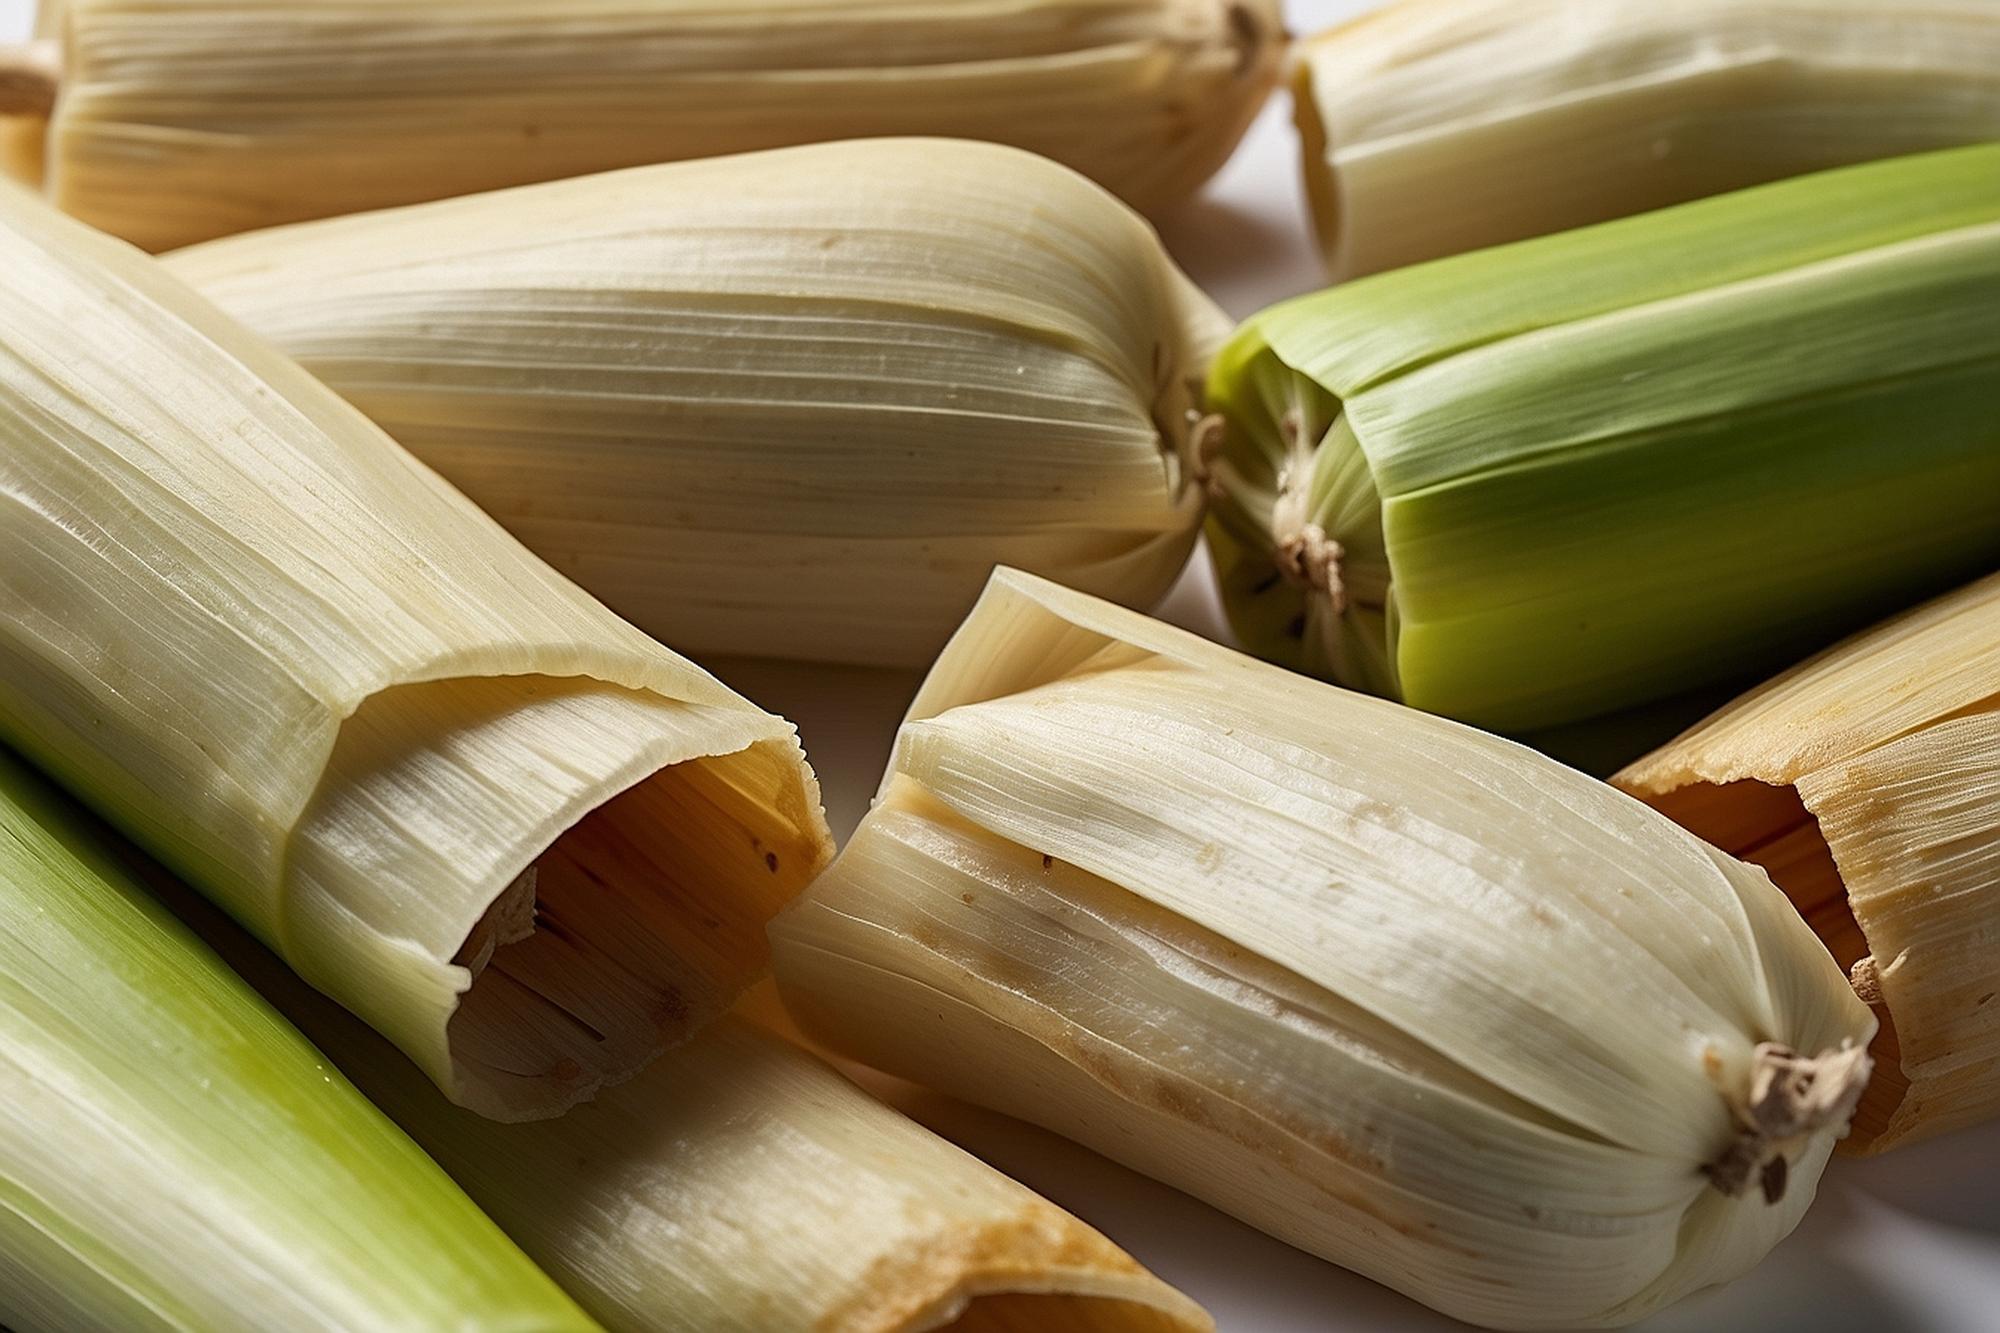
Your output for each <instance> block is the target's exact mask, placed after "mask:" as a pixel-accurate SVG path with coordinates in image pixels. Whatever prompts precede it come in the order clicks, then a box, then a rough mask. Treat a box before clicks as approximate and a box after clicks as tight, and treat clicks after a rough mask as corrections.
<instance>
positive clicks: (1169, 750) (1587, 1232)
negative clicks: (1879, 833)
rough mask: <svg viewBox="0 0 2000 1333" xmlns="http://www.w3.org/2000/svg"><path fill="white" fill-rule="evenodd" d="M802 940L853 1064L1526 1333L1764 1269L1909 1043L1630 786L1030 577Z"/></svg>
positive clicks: (1822, 957) (835, 1037) (1725, 864)
mask: <svg viewBox="0 0 2000 1333" xmlns="http://www.w3.org/2000/svg"><path fill="white" fill-rule="evenodd" d="M771 929H772V937H773V942H774V955H773V960H774V967H775V969H776V971H777V975H778V980H779V983H780V986H781V987H782V989H783V992H784V995H785V998H786V1000H787V1003H788V1004H789V1005H790V1007H791V1011H792V1013H793V1014H794V1015H795V1016H796V1017H797V1019H798V1020H799V1022H800V1023H801V1024H802V1025H803V1026H804V1027H805V1028H806V1029H807V1031H808V1032H810V1033H811V1034H812V1035H813V1036H814V1037H816V1038H818V1039H820V1040H823V1041H826V1042H827V1043H828V1044H830V1045H832V1046H833V1047H835V1048H836V1049H839V1050H841V1051H843V1052H844V1053H846V1054H848V1055H851V1056H853V1057H855V1058H858V1059H862V1060H866V1061H867V1062H869V1063H871V1064H874V1065H877V1066H878V1067H880V1068H883V1069H886V1070H889V1071H891V1072H893V1073H896V1074H899V1075H902V1076H904V1077H908V1078H913V1079H916V1080H918V1081H920V1082H924V1083H928V1084H931V1085H932V1086H935V1087H938V1088H941V1089H943V1090H945V1091H948V1092H952V1093H955V1094H957V1095H960V1096H965V1097H968V1098H970V1099H972V1100H974V1101H978V1102H982V1103H985V1104H987V1105H990V1106H994V1107H997V1108H998V1109H1000V1110H1003V1111H1005V1112H1007V1113H1009V1114H1012V1115H1017V1116H1021V1117H1023V1118H1026V1119H1030V1120H1034V1121H1037V1122H1039V1123H1041V1124H1044V1125H1047V1126H1050V1127H1052V1128H1054V1129H1057V1130H1059V1131H1060V1132H1062V1133H1065V1134H1068V1135H1070V1136H1071V1137H1074V1138H1077V1139H1079V1140H1081V1141H1083V1142H1085V1143H1088V1144H1090V1145H1091V1146H1092V1147H1095V1148H1097V1149H1098V1150H1100V1151H1102V1152H1105V1153H1107V1154H1109V1155H1110V1156H1113V1157H1115V1158H1118V1159H1119V1160H1121V1161H1123V1162H1125V1163H1126V1164H1128V1165H1130V1166H1133V1167H1135V1168H1136V1169H1139V1170H1142V1171H1145V1172H1147V1173H1148V1174H1151V1175H1154V1176H1157V1177H1159V1178H1160V1179H1162V1180H1165V1181H1167V1182H1169V1183H1171V1184H1174V1185H1176V1186H1178V1187H1180V1188H1182V1189H1186V1190H1188V1191H1189V1192H1191V1193H1193V1194H1196V1195H1198V1196H1200V1197H1201V1198H1203V1199H1206V1200H1208V1201H1209V1202H1210V1203H1213V1204H1215V1205H1216V1206H1217V1207H1220V1208H1223V1209H1225V1210H1227V1211H1229V1212H1231V1213H1233V1214H1235V1215H1236V1216H1238V1217H1241V1218H1243V1219H1244V1220H1245V1221H1248V1222H1250V1223H1252V1224H1253V1225H1256V1226H1258V1227H1261V1228H1263V1229H1264V1230H1266V1231H1269V1232H1270V1233H1272V1234H1273V1235H1276V1236H1278V1237H1280V1238H1282V1239H1284V1240H1286V1241H1288V1242H1290V1243H1291V1244H1294V1245H1297V1246H1299V1247H1301V1248H1302V1249H1306V1250H1308V1251H1310V1252H1312V1253H1314V1254H1318V1255H1321V1256H1323V1257H1325V1258H1327V1259H1330V1260H1332V1261H1334V1262H1336V1263H1340V1264H1343V1265H1345V1266H1348V1267H1351V1268H1354V1269H1356V1270H1358V1271H1360V1272H1362V1273H1365V1274H1367V1275H1368V1276H1370V1277H1372V1278H1375V1279H1376V1280H1378V1281H1381V1282H1383V1283H1386V1284H1388V1285H1390V1286H1392V1287H1395V1288H1396V1289H1397V1290H1400V1291H1403V1292H1406V1293H1408V1294H1409V1295H1412V1296H1414V1297H1416V1298H1417V1299H1419V1300H1422V1301H1424V1302H1426V1303H1427V1304H1430V1305H1433V1306H1435V1307H1436V1308H1438V1309H1440V1310H1443V1311H1445V1312H1447V1313H1449V1314H1452V1315H1454V1316H1456V1317H1458V1318H1462V1319H1468V1320H1472V1321H1474V1322H1476V1323H1482V1324H1488V1325H1491V1326H1494V1327H1503V1328H1549V1327H1590V1326H1600V1325H1609V1324H1619V1323H1629V1322H1631V1321H1632V1320H1635V1319H1638V1318H1641V1317H1643V1316H1644V1315H1646V1314H1648V1313H1650V1312H1651V1311H1653V1310H1656V1309H1658V1308H1660V1307H1661V1306H1663V1305H1666V1304H1668V1303H1670V1302H1672V1301H1674V1300H1676V1299H1678V1298H1679V1297H1680V1296H1682V1295H1685V1294H1686V1293H1688V1292H1690V1291H1693V1290H1696V1289H1698V1288H1700V1287H1703V1286H1707V1285H1709V1284H1711V1283H1716V1282H1723V1281H1727V1280H1729V1279H1730V1278H1732V1277H1734V1276H1736V1275H1737V1274H1739V1273H1741V1272H1743V1271H1745V1270H1747V1269H1748V1268H1749V1267H1751V1266H1752V1265H1754V1264H1755V1263H1756V1262H1757V1261H1758V1260H1759V1259H1760V1258H1761V1257H1762V1256H1763V1254H1764V1253H1765V1252H1766V1251H1768V1250H1769V1249H1770V1247H1771V1246H1772V1245H1774V1244H1776V1243H1777V1242H1778V1240H1780V1239H1781V1238H1782V1237H1783V1236H1784V1235H1785V1234H1786V1233H1787V1232H1789V1231H1790V1230H1791V1228H1792V1227H1793V1226H1794V1225H1795V1224H1796V1223H1797V1221H1798V1219H1799V1217H1800V1215H1801V1214H1802V1213H1803V1211H1804V1209H1805V1207H1806V1205H1807V1204H1808V1202H1809V1201H1810V1198H1811V1193H1812V1190H1813V1187H1814V1184H1815V1182H1816V1181H1817V1179H1818V1176H1819V1172H1820V1168H1821V1166H1822V1164H1823V1163H1824V1161H1825V1160H1826V1157H1827V1155H1828V1153H1829V1152H1830V1151H1831V1149H1832V1147H1833V1142H1834V1140H1835V1139H1836V1138H1838V1137H1839V1135H1840V1134H1841V1133H1843V1132H1844V1130H1845V1126H1846V1122H1847V1117H1848V1115H1849V1114H1850V1113H1851V1112H1852V1109H1853V1106H1854V1103H1855V1100H1856V1099H1857V1098H1858V1097H1859V1096H1860V1094H1861V1092H1862V1082H1863V1081H1864V1080H1865V1078H1866V1076H1867V1067H1868V1066H1867V1059H1866V1057H1865V1054H1864V1053H1863V1052H1862V1051H1861V1050H1860V1049H1859V1047H1860V1046H1861V1045H1862V1044H1864V1043H1866V1042H1867V1040H1868V1039H1869V1037H1870V1035H1871V1034H1872V1033H1873V1031H1874V1027H1875V1025H1874V1021H1873V1019H1872V1018H1871V1017H1870V1016H1869V1014H1868V1011H1867V1010H1866V1009H1865V1008H1864V1007H1863V1006H1862V1004H1861V1003H1860V1001H1859V1000H1857V999H1856V998H1855V996H1854V994H1853V992H1852V991H1851V990H1850V989H1849V987H1848V985H1847V980H1846V978H1845V977H1844V976H1843V975H1842V973H1841V971H1840V969H1839V968H1837V967H1836V966H1835V965H1834V963H1833V960H1832V959H1831V958H1829V957H1828V956H1827V954H1826V951H1825V950H1824V949H1823V948H1822V947H1821V946H1820V944H1819V941H1818V940H1817V939H1816V938H1814V936H1813V934H1812V932H1811V931H1810V930H1809V929H1808V928H1807V926H1806V924H1805V922H1803V921H1802V920H1801V919H1800V918H1799V916H1798V914H1797V913H1795V912H1794V911H1793V910H1792V908H1791V907H1790V905H1789V904H1787V903H1786V901H1785V900H1784V897H1783V896H1782V895H1781V894H1780V893H1779V892H1778V891H1777V889H1776V888H1774V887H1773V886H1772V884H1771V882H1770V880H1769V879H1768V878H1767V877H1766V876H1765V875H1764V874H1763V872H1762V871H1759V870H1757V869H1754V868H1753V867H1750V866H1747V865H1744V864H1743V863H1741V862H1738V861H1735V860H1733V859H1731V858H1729V857H1727V856H1724V855H1723V854H1721V853H1719V852H1717V851H1715V850H1714V849H1713V848H1711V847H1709V846H1707V845H1706V844H1704V843H1701V842H1699V841H1697V840H1696V839H1695V838H1693V837H1691V836H1689V835H1688V834H1687V833H1685V832H1684V831H1683V830H1681V829H1679V828H1676V827H1675V826H1674V825H1673V824H1672V823H1671V822H1670V821H1668V820H1666V819H1665V818H1663V817H1661V816H1659V815H1658V814H1657V813H1655V812H1653V811H1650V810H1647V809H1645V808H1644V807H1643V806H1641V805H1640V804H1638V803H1637V802H1635V801H1632V800H1630V799H1628V798H1626V797H1624V796H1622V795H1621V794H1619V793H1618V792H1616V791H1613V790H1612V789H1611V788H1609V787H1607V786H1605V785H1603V784H1601V783H1598V782H1594V781H1592V780H1591V779H1588V778H1586V777H1584V776H1583V775H1582V774H1579V773H1577V772H1575V771H1574V770H1571V769H1568V768H1565V767H1563V766H1562V765H1560V764H1557V763H1556V762H1554V761H1553V760H1550V759H1547V758H1545V757H1543V756H1541V755H1538V754H1535V753H1533V752H1532V751H1529V750H1526V749H1524V748H1522V747H1520V746H1518V745H1515V744H1513V743H1512V742H1509V741H1505V740H1501V739H1499V738H1497V737H1494V736H1490V735H1487V734H1486V733H1483V732H1479V731H1476V730H1474V729H1472V728H1470V727H1464V726H1460V725H1458V724H1456V723H1453V722H1450V721H1447V720H1445V719H1442V718H1436V717H1431V716H1428V715H1426V714H1423V713H1419V712H1417V711H1415V710H1413V709H1409V708H1403V707H1399V706H1397V705H1394V704H1390V703H1386V702H1384V701H1382V700H1378V699H1371V698H1367V697H1365V696H1363V695H1359V694H1355V693H1352V692H1348V691H1344V690H1339V689H1336V688H1333V687H1331V686H1328V685H1325V684H1323V683H1320V682H1318V681H1313V680H1309V679H1307V678H1305V677H1303V676H1300V675H1298V674H1296V673H1293V672H1288V671H1283V670H1280V669H1278V668H1276V667H1273V666H1271V665H1269V664H1267V663H1262V662H1258V661H1255V660H1254V659H1251V658H1248V657H1245V656H1243V655H1242V654H1239V653H1234V652H1230V651H1228V650H1227V649H1224V648H1222V647H1219V646H1218V645H1215V644H1213V643H1209V642H1207V641H1205V640H1202V639H1199V638H1196V637H1195V636H1193V635H1190V634H1187V633H1185V632H1183V631H1180V630H1176V629H1173V628H1171V627H1168V626H1165V625H1162V624H1160V623H1158V622H1156V621H1151V620H1148V619H1146V618H1145V617H1143V616H1140V615H1138V614H1136V613H1133V612H1130V611H1125V610H1122V609H1120V608H1117V607H1113V606H1111V605H1109V604H1108V603H1105V602H1101V601H1097V600H1095V599H1092V598H1088V597H1085V596H1082V595H1080V594H1078V593H1075V592H1071V591H1069V590H1066V589H1062V588H1058V587H1056V586H1054V585H1052V584H1049V583H1047V582H1045V581H1042V580H1037V579H1032V578H1029V577H1028V576H1025V575H1021V574H1018V573H1016V572H1014V571H1001V572H1000V573H998V574H996V575H995V577H994V581H993V583H992V584H991V585H990V586H989V588H988V590H987V592H986V594H985V596H984V597H983V598H982V599H981V601H980V604H979V607H978V608H977V609H976V610H975V611H974V612H973V614H972V616H971V617H970V618H969V619H968V620H967V621H966V623H965V625H964V627H963V628H961V630H960V631H959V633H958V635H957V636H956V637H955V638H954V639H953V640H952V643H951V645H950V646H949V647H948V648H947V649H946V650H945V653H944V655H943V656H942V657H941V658H940V659H939V661H938V664H937V666H936V667H935V668H934V669H933V671H932V673H931V675H930V677H929V679H928V680H927V681H926V682H925V684H924V686H923V688H922V689H921V690H920V691H919V693H918V696H917V699H916V702H915V703H914V704H913V705H912V708H911V712H910V716H909V719H908V720H907V721H906V722H905V723H904V725H903V729H902V731H901V732H900V734H899V736H898V738H897V745H896V751H895V755H894V757H893V759H892V760H891V763H890V768H889V772H888V773H887V775H885V777H884V780H883V785H882V788H881V790H880V793H879V795H878V798H877V801H876V804H875V806H874V807H873V809H872V810H871V811H870V813H869V815H868V817H867V818H866V819H865V820H864V821H863V822H862V825H861V828H860V830H859V831H858V832H857V833H856V834H855V836H854V838H853V839H852V840H851V841H850V842H849V843H848V845H847V846H846V848H845V849H844V850H843V851H842V853H841V856H840V858H839V859H838V860H837V861H836V862H835V863H834V864H833V866H832V867H831V868H830V869H829V870H828V871H827V872H826V873H825V874H824V875H822V876H821V877H820V878H819V879H818V880H816V881H815V882H814V884H813V885H812V886H811V887H810V888H809V889H808V890H807V891H806V892H805V893H804V894H803V895H801V896H800V898H799V899H798V900H797V901H796V902H795V903H794V904H793V905H792V906H791V907H790V908H788V909H787V910H786V912H785V913H784V914H783V915H781V916H779V917H778V918H777V919H776V920H775V921H774V922H773V923H772V927H771ZM1780 1047H1782V1048H1789V1049H1790V1050H1791V1051H1794V1052H1797V1053H1800V1054H1801V1055H1803V1056H1804V1057H1806V1058H1804V1059H1803V1060H1798V1061H1792V1060H1790V1059H1789V1058H1788V1057H1785V1056H1784V1055H1783V1054H1782V1052H1780V1051H1779V1050H1776V1049H1774V1048H1780ZM1785 1068H1792V1069H1794V1070H1795V1071H1796V1072H1797V1073H1799V1074H1801V1075H1802V1076H1804V1077H1806V1078H1808V1079H1810V1080H1811V1091H1812V1093H1813V1096H1811V1097H1808V1098H1807V1099H1806V1100H1807V1101H1811V1102H1816V1103H1817V1104H1816V1105H1815V1107H1814V1109H1812V1110H1811V1111H1810V1112H1807V1111H1806V1110H1805V1107H1804V1105H1803V1104H1801V1105H1794V1106H1791V1107H1781V1106H1780V1105H1779V1104H1778V1102H1777V1101H1773V1100H1771V1099H1769V1098H1768V1097H1767V1096H1766V1094H1765V1093H1764V1092H1760V1091H1759V1089H1760V1087H1762V1083H1761V1081H1760V1080H1762V1079H1763V1078H1765V1077H1766V1076H1772V1075H1779V1070H1781V1069H1785ZM1791 1077H1792V1076H1791V1075H1779V1076H1778V1082H1779V1084H1780V1085H1781V1086H1790V1079H1791ZM1753 1105H1754V1106H1757V1107H1758V1108H1759V1109H1758V1110H1757V1112H1755V1113H1754V1114H1753V1113H1752V1111H1751V1109H1750V1108H1751V1107H1752V1106H1753ZM1767 1113H1768V1114H1767ZM1750 1126H1765V1127H1766V1129H1767V1130H1768V1131H1769V1132H1768V1135H1767V1133H1766V1130H1758V1129H1752V1128H1749V1127H1750ZM1778 1126H1783V1128H1777V1127H1778ZM1752 1181H1758V1182H1761V1184H1762V1186H1763V1188H1762V1189H1761V1190H1760V1189H1759V1188H1758V1186H1757V1185H1756V1184H1753V1183H1751V1182H1752Z"/></svg>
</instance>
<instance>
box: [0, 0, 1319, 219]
mask: <svg viewBox="0 0 2000 1333" xmlns="http://www.w3.org/2000/svg"><path fill="white" fill-rule="evenodd" d="M68 8H69V11H70V12H69V15H68V21H67V23H66V24H65V25H64V27H63V30H62V38H61V51H60V59H61V73H60V77H61V92H60V96H59V97H58V99H57V100H56V102H55V107H54V116H53V119H52V120H51V121H50V122H49V128H48V140H49V143H48V152H47V155H48V164H49V171H48V191H49V195H50V197H51V199H53V200H54V201H55V202H56V204H57V205H58V206H59V207H61V208H63V209H64V210H66V211H68V212H70V213H72V214H74V215H75V216H77V217H81V218H83V219H84V220H86V221H88V222H90V223H91V224H92V225H94V226H97V227H101V228H103V229H104V230H106V231H109V232H111V233H112V234H114V235H119V236H123V237H125V238H126V239H127V240H131V241H133V242H135V243H137V244H139V245H141V246H144V247H145V248H147V249H149V250H166V249H171V248H173V247H174V246H178V245H187V244H191V243H193V242H195V241H201V240H207V239H210V238H212V237H216V236H224V235H229V234H231V233H234V232H239V231H248V230H252V229H255V228H258V227H269V226H273V225H276V224H279V223H284V222H293V221H299V220H303V219H307V218H316V217H329V216H334V215H337V214H342V213H353V212H360V211H363V210H366V209H372V208H386V207H391V206H394V205H399V204H407V203H416V202H420V201H423V200H430V199H442V198H447V197H450V196H454V195H462V194H472V193H477V192H479V191H482V190H492V189H498V188H501V187H504V186H509V185H519V184H525V183H528V182H531V181H541V180H555V179H561V178H567V177H572V176H580V175H586V174H589V173H591V172H598V171H607V170H611V169H614V168H618V167H626V166H636V165H641V164H644V163H651V162H670V161H677V160H681V159H686V158H700V157H715V156H720V155H724V154H730V153H743V152H752V151H758V150H762V149H767V148H777V147H784V146H787V145H792V144H802V143H816V142H823V141H828V140H839V139H858V138H874V137H880V136H888V135H903V134H939V135H950V136H953V137H958V138H966V139H983V140H991V141H995V142H1000V143H1006V144H1011V145H1014V146H1017V147H1021V148H1026V149H1028V150H1030V151H1032V152H1036V153H1039V154H1043V155H1045V156H1048V157H1051V158H1053V159H1055V160H1057V161H1060V162H1063V163H1065V164H1066V165H1068V166H1071V167H1074V168H1075V169H1077V170H1079V171H1081V172H1083V173H1084V174H1085V175H1087V176H1090V177H1092V178H1093V179H1095V180H1097V181H1099V182H1100V183H1102V184H1103V185H1105V186H1106V187H1107V188H1109V189H1111V190H1113V191H1114V192H1116V193H1117V194H1119V195H1120V196H1121V197H1123V198H1124V199H1126V200H1127V201H1128V202H1130V203H1132V204H1133V205H1134V206H1136V207H1139V208H1144V209H1154V208H1162V207H1165V206H1167V205H1170V204H1172V203H1175V202H1177V201H1178V200H1180V199H1182V198H1185V197H1186V196H1187V195H1189V194H1191V193H1193V192H1194V190H1195V189H1196V188H1197V187H1198V186H1199V185H1200V184H1201V183H1202V182H1203V181H1204V180H1206V179H1207V178H1208V177H1209V176H1210V175H1211V174H1212V173H1213V172H1214V171H1215V170H1216V169H1217V168H1218V167H1220V166H1221V165H1222V163H1223V161H1224V160H1225V159H1226V158H1227V157H1228V156H1229V153H1230V151H1231V150H1232V149H1233V148H1234V147H1235V145H1236V142H1237V140H1238V139H1239V138H1240V137H1241V136H1242V134H1243V131H1244V130H1245V129H1246V128H1247V127H1248V126H1249V124H1250V121H1251V119H1252V118H1253V117H1254V116H1255V115H1256V113H1257V110H1258V109H1259V107H1261V106H1262V105H1263V102H1264V99H1265V97H1266V96H1267V95H1268V93H1269V92H1270V90H1271V88H1272V86H1273V85H1274V84H1275V83H1276V82H1277V80H1278V77H1279V73H1280V68H1281V65H1282V63H1283V59H1284V53H1285V51H1286V49H1287V47H1286V36H1285V32H1284V28H1283V24H1282V21H1281V17H1280V13H1279V4H1278V0H1090V2H1089V3H1084V4H1079V3H1076V0H1009V2H1008V3H1004V4H992V3H975V4H968V3H963V2H962V0H876V2H875V3H871V4H866V5H847V4H834V3H826V2H825V0H810V2H805V3H802V2H801V0H731V2H730V3H727V4H713V3H705V4H696V3H688V0H643V2H641V3H634V2H633V0H563V3H561V4H556V5H521V4H515V3H508V2H507V0H449V2H447V3H425V4H414V5H413V4H400V3H394V2H393V0H364V2H363V3H351V4H339V5H325V4H300V3H297V0H176V3H174V4H173V5H171V6H170V7H168V8H166V9H162V8H161V7H160V6H158V5H154V4H143V3H132V0H76V3H74V4H71V5H70V6H69V7H68ZM5 68H6V61H5V60H4V59H0V72H4V70H5Z"/></svg>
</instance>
